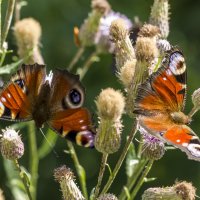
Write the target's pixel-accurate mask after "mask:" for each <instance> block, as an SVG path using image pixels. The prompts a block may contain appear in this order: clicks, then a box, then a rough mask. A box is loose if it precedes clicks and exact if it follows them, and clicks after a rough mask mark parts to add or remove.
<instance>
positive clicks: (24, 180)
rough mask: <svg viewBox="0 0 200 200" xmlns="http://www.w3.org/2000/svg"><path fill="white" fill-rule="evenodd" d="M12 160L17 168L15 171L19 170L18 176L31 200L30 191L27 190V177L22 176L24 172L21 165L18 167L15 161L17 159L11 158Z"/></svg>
mask: <svg viewBox="0 0 200 200" xmlns="http://www.w3.org/2000/svg"><path fill="white" fill-rule="evenodd" d="M13 162H14V165H15V167H16V168H17V171H18V172H19V175H20V178H21V179H22V182H23V184H24V187H25V190H26V193H27V195H28V197H29V199H30V200H32V197H31V193H30V190H29V185H28V184H27V179H26V177H25V176H24V173H23V171H22V170H21V167H20V165H19V163H18V161H17V160H13Z"/></svg>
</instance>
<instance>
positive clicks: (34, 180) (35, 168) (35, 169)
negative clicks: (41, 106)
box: [28, 123, 39, 200]
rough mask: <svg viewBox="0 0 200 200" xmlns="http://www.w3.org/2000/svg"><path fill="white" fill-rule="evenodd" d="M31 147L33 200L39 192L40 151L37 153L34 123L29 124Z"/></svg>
mask: <svg viewBox="0 0 200 200" xmlns="http://www.w3.org/2000/svg"><path fill="white" fill-rule="evenodd" d="M28 128H29V147H30V156H29V158H30V160H29V168H30V173H31V183H32V184H31V193H32V197H33V200H35V199H36V192H37V180H38V165H39V158H38V151H37V141H36V131H35V126H34V124H33V123H30V124H29V127H28Z"/></svg>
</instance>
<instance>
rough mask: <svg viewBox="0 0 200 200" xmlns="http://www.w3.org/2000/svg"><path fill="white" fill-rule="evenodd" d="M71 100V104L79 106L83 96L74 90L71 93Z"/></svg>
mask: <svg viewBox="0 0 200 200" xmlns="http://www.w3.org/2000/svg"><path fill="white" fill-rule="evenodd" d="M69 98H70V100H71V102H72V103H73V104H75V105H77V104H79V103H80V102H81V94H80V92H79V91H78V90H76V89H72V90H71V91H70V93H69Z"/></svg>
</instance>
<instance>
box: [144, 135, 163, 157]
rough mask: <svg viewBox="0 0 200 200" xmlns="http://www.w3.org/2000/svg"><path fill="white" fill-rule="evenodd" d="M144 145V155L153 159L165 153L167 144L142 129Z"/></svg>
mask: <svg viewBox="0 0 200 200" xmlns="http://www.w3.org/2000/svg"><path fill="white" fill-rule="evenodd" d="M142 136H143V142H144V143H143V146H142V154H143V156H144V157H146V158H148V159H152V160H159V159H160V158H162V157H163V155H164V153H165V145H164V143H163V142H162V141H160V140H159V139H158V138H156V137H154V136H152V135H150V134H148V133H146V132H144V131H142Z"/></svg>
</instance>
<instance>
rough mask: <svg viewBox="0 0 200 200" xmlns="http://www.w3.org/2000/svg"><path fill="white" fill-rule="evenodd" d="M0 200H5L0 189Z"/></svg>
mask: <svg viewBox="0 0 200 200" xmlns="http://www.w3.org/2000/svg"><path fill="white" fill-rule="evenodd" d="M0 200H5V198H4V195H3V191H2V190H1V189H0Z"/></svg>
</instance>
